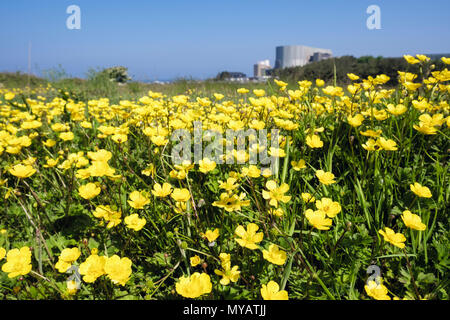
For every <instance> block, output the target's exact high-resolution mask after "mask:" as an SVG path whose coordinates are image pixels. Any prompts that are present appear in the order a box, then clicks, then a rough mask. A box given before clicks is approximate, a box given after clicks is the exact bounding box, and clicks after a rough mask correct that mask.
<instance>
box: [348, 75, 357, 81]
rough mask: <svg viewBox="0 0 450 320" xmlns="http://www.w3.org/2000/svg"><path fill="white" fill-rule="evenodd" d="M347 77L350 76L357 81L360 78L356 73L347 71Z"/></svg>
mask: <svg viewBox="0 0 450 320" xmlns="http://www.w3.org/2000/svg"><path fill="white" fill-rule="evenodd" d="M347 77H349V79H350V80H352V81H355V80H358V79H359V77H358V76H357V75H356V74H353V73H347Z"/></svg>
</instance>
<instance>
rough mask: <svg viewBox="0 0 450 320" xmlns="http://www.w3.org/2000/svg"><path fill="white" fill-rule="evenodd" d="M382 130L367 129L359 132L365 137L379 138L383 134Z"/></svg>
mask: <svg viewBox="0 0 450 320" xmlns="http://www.w3.org/2000/svg"><path fill="white" fill-rule="evenodd" d="M381 132H382V131H381V130H377V131H373V130H370V129H369V130H366V131H360V132H359V133H360V134H361V135H363V136H365V137H372V138H378V137H379V136H380V135H381Z"/></svg>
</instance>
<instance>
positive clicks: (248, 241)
mask: <svg viewBox="0 0 450 320" xmlns="http://www.w3.org/2000/svg"><path fill="white" fill-rule="evenodd" d="M258 229H259V227H258V226H257V225H256V224H254V223H249V224H248V225H247V230H245V229H244V227H243V226H238V227H237V228H236V230H235V231H234V233H235V234H236V235H237V236H238V237H240V238H237V239H236V241H237V243H239V244H240V245H241V246H242V247H245V248H248V249H250V250H255V249H257V248H258V246H257V245H256V244H257V243H259V242H261V241H262V239H263V237H264V235H263V233H262V232H258V233H256V231H258Z"/></svg>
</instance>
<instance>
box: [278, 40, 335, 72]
mask: <svg viewBox="0 0 450 320" xmlns="http://www.w3.org/2000/svg"><path fill="white" fill-rule="evenodd" d="M332 56H333V53H332V52H331V50H330V49H320V48H311V47H307V46H280V47H276V57H275V69H282V68H289V67H297V66H300V67H301V66H304V65H305V64H308V63H310V62H314V61H321V60H325V59H328V58H331V57H332Z"/></svg>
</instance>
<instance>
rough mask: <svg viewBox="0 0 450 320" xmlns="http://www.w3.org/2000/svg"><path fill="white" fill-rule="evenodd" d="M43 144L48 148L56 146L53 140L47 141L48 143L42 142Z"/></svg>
mask: <svg viewBox="0 0 450 320" xmlns="http://www.w3.org/2000/svg"><path fill="white" fill-rule="evenodd" d="M42 144H43V145H44V146H46V147H48V148H51V147H53V146H54V145H55V144H56V141H55V140H53V139H47V140H46V141H44V142H42Z"/></svg>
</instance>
